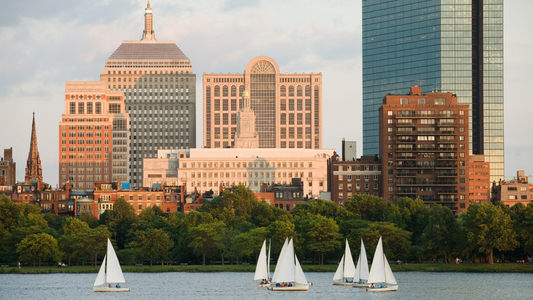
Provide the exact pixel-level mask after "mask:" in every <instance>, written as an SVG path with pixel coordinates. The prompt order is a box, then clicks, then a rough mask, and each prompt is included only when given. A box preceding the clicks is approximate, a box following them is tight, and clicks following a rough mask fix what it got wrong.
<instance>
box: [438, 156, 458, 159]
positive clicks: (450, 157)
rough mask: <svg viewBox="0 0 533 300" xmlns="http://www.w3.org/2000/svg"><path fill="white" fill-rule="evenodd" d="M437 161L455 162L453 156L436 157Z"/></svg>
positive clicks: (455, 157)
mask: <svg viewBox="0 0 533 300" xmlns="http://www.w3.org/2000/svg"><path fill="white" fill-rule="evenodd" d="M437 160H457V156H455V155H445V156H437Z"/></svg>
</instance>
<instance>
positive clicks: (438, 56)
mask: <svg viewBox="0 0 533 300" xmlns="http://www.w3.org/2000/svg"><path fill="white" fill-rule="evenodd" d="M414 85H419V86H421V87H422V92H423V93H427V92H431V91H448V92H454V93H456V95H457V99H458V101H459V103H460V104H469V105H470V109H469V110H470V112H469V124H470V125H469V142H470V151H471V153H473V154H484V155H485V159H486V161H488V162H490V172H491V181H494V180H495V181H498V179H499V178H503V175H504V157H503V150H504V144H503V0H490V1H489V0H459V1H458V0H425V1H421V0H393V1H391V0H363V153H364V154H365V155H373V154H377V153H378V149H379V144H378V136H379V135H378V108H379V107H380V105H381V99H382V98H383V97H384V96H385V95H387V94H389V93H392V94H402V93H405V91H406V90H409V87H411V86H414Z"/></svg>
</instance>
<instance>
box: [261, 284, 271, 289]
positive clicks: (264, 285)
mask: <svg viewBox="0 0 533 300" xmlns="http://www.w3.org/2000/svg"><path fill="white" fill-rule="evenodd" d="M259 287H261V288H268V287H270V283H260V284H259Z"/></svg>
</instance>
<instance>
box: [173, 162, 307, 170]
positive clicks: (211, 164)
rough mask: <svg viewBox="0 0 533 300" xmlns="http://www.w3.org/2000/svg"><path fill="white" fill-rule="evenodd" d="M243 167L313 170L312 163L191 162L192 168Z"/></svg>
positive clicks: (183, 165) (183, 164) (185, 166)
mask: <svg viewBox="0 0 533 300" xmlns="http://www.w3.org/2000/svg"><path fill="white" fill-rule="evenodd" d="M241 165H242V167H243V168H276V165H277V168H287V166H288V167H289V168H304V166H305V165H307V167H309V168H312V167H313V163H312V162H307V164H306V163H304V162H277V163H276V162H242V164H241V162H191V164H190V166H191V168H204V169H205V168H219V167H220V168H224V167H225V168H230V167H231V168H240V167H241ZM181 168H187V162H183V163H182V164H181Z"/></svg>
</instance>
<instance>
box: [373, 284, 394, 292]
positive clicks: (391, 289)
mask: <svg viewBox="0 0 533 300" xmlns="http://www.w3.org/2000/svg"><path fill="white" fill-rule="evenodd" d="M397 290H398V286H397V285H393V286H388V287H384V288H367V289H366V291H367V292H394V291H397Z"/></svg>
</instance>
